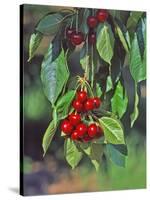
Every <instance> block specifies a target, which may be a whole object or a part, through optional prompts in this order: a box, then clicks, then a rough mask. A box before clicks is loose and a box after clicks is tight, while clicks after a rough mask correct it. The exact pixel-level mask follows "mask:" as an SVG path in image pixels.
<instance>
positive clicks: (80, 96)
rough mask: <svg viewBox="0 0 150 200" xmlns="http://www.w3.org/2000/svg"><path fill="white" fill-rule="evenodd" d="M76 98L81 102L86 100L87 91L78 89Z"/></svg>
mask: <svg viewBox="0 0 150 200" xmlns="http://www.w3.org/2000/svg"><path fill="white" fill-rule="evenodd" d="M77 99H78V100H79V101H80V102H81V103H83V102H84V101H86V99H87V92H86V91H79V92H78V93H77Z"/></svg>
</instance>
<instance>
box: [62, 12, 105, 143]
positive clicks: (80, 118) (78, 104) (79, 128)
mask: <svg viewBox="0 0 150 200" xmlns="http://www.w3.org/2000/svg"><path fill="white" fill-rule="evenodd" d="M107 18H108V12H107V11H106V10H98V11H97V12H96V16H89V17H88V18H87V25H88V27H89V33H88V43H89V44H91V45H93V44H95V43H96V32H94V29H95V28H96V26H97V25H98V23H102V22H105V21H106V20H107ZM66 36H67V38H68V40H69V41H70V42H71V43H72V44H73V45H74V46H77V45H80V44H81V43H82V42H83V41H84V35H83V33H82V32H81V31H78V30H75V29H74V28H70V27H68V28H67V29H66ZM100 105H101V100H100V98H98V97H89V96H88V93H87V90H80V91H77V94H76V99H75V100H74V101H73V102H72V107H73V108H74V112H72V113H71V114H70V115H69V116H68V117H67V118H66V119H64V120H63V121H62V123H61V131H62V132H63V133H64V134H65V135H66V137H69V138H71V139H72V140H74V141H80V142H89V141H91V140H93V139H98V138H100V137H102V136H103V129H102V127H101V126H100V125H99V124H98V123H97V122H96V121H94V120H93V118H92V120H91V111H92V110H94V109H98V108H99V107H100ZM86 118H88V119H90V121H88V120H86V122H85V119H86Z"/></svg>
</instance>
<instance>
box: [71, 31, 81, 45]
mask: <svg viewBox="0 0 150 200" xmlns="http://www.w3.org/2000/svg"><path fill="white" fill-rule="evenodd" d="M70 40H71V43H72V44H73V45H74V46H76V45H79V44H81V43H82V42H83V40H84V36H83V33H81V32H73V33H72V34H71V37H70Z"/></svg>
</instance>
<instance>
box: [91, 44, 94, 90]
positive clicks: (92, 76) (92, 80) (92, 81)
mask: <svg viewBox="0 0 150 200" xmlns="http://www.w3.org/2000/svg"><path fill="white" fill-rule="evenodd" d="M91 58H92V59H91V60H92V73H91V87H92V88H93V84H94V63H93V44H92V46H91Z"/></svg>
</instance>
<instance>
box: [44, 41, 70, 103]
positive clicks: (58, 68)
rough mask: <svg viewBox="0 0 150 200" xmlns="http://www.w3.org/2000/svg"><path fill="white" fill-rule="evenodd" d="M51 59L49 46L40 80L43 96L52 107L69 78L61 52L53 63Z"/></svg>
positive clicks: (63, 55)
mask: <svg viewBox="0 0 150 200" xmlns="http://www.w3.org/2000/svg"><path fill="white" fill-rule="evenodd" d="M51 59H52V45H51V44H50V47H49V49H48V52H47V54H46V55H45V57H44V60H43V62H42V69H41V80H42V84H43V88H44V92H45V95H46V96H47V98H48V100H49V101H50V102H51V103H52V105H54V103H55V102H56V100H57V98H58V96H59V95H60V93H61V91H62V89H63V87H64V85H65V84H66V82H67V80H68V78H69V72H68V66H67V63H66V60H65V54H64V51H63V50H62V51H61V53H60V55H59V56H58V57H57V59H56V60H55V61H53V62H51Z"/></svg>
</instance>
